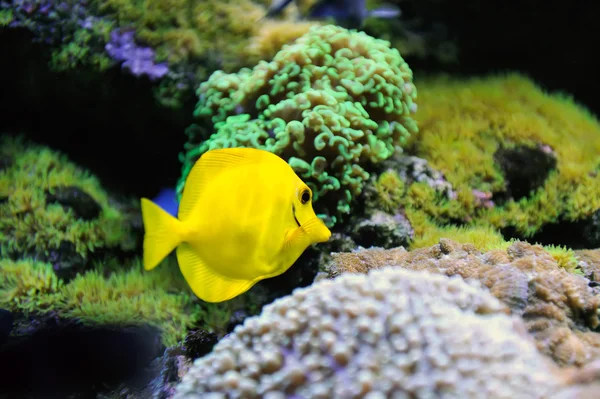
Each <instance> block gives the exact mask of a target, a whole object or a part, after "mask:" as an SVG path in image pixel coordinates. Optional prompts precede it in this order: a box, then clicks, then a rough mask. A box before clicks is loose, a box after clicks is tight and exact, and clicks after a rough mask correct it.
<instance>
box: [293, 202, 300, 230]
mask: <svg viewBox="0 0 600 399" xmlns="http://www.w3.org/2000/svg"><path fill="white" fill-rule="evenodd" d="M292 216H294V220H295V221H296V224H297V225H298V227H302V225H301V224H300V222H299V221H298V218H297V217H296V207H295V206H294V204H292Z"/></svg>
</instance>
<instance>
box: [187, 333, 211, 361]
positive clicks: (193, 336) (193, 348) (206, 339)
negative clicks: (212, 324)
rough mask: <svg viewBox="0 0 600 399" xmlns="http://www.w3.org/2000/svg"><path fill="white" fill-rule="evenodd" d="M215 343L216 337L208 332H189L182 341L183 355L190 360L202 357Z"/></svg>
mask: <svg viewBox="0 0 600 399" xmlns="http://www.w3.org/2000/svg"><path fill="white" fill-rule="evenodd" d="M217 341H218V337H217V335H216V334H214V333H211V332H209V331H206V330H192V331H189V332H188V334H187V336H186V337H185V341H184V342H185V343H184V349H185V355H186V356H187V357H188V358H190V359H197V358H199V357H202V356H204V355H206V354H207V353H208V352H210V351H211V350H212V348H213V346H215V344H216V343H217Z"/></svg>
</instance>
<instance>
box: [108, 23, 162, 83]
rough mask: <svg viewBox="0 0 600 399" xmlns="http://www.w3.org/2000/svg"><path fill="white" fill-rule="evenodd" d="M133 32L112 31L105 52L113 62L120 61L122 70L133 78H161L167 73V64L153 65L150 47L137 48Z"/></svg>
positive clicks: (152, 52)
mask: <svg viewBox="0 0 600 399" xmlns="http://www.w3.org/2000/svg"><path fill="white" fill-rule="evenodd" d="M134 34H135V33H134V32H133V31H131V30H129V31H124V32H121V31H119V30H113V31H112V32H111V33H110V42H108V43H107V44H106V46H105V49H106V52H107V53H108V54H109V55H110V56H111V57H112V58H113V59H115V60H117V61H122V62H123V63H122V64H121V67H122V68H125V69H128V70H129V71H131V73H133V74H134V75H135V76H140V75H147V76H148V77H149V78H150V79H151V80H154V79H158V78H162V77H163V76H165V75H166V74H167V73H168V72H169V67H168V65H167V63H165V62H161V63H155V62H154V61H155V54H154V51H153V50H152V49H151V48H150V47H140V46H137V45H136V44H135V42H134V40H133V38H134Z"/></svg>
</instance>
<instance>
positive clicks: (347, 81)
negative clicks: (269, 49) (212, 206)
mask: <svg viewBox="0 0 600 399" xmlns="http://www.w3.org/2000/svg"><path fill="white" fill-rule="evenodd" d="M416 95H417V92H416V88H415V86H414V85H413V83H412V71H411V70H410V68H409V67H408V65H407V64H406V63H405V62H404V60H403V59H402V57H401V56H400V54H399V53H398V51H397V50H395V49H392V48H390V46H389V43H388V42H386V41H382V40H378V39H375V38H372V37H370V36H368V35H366V34H364V33H362V32H356V31H349V30H346V29H343V28H340V27H336V26H333V25H326V26H318V27H313V28H311V30H310V31H309V32H308V33H307V34H305V35H304V36H302V37H301V38H299V39H298V40H297V41H296V42H295V43H294V44H292V45H289V46H284V47H283V49H282V50H281V51H279V52H278V53H277V55H276V56H275V57H274V58H273V60H272V61H271V62H268V63H267V62H265V61H262V62H260V63H259V64H258V65H257V66H256V67H254V69H252V70H250V69H242V70H241V71H240V72H239V73H237V74H226V73H224V72H222V71H217V72H215V73H214V74H213V75H211V77H210V78H209V79H208V81H206V82H204V83H202V84H201V85H200V87H199V89H198V96H199V97H200V101H199V102H198V105H197V108H196V111H195V113H194V115H195V116H196V117H198V118H199V119H200V120H205V119H209V122H208V123H209V124H210V123H212V124H213V125H214V134H212V136H210V138H209V139H208V140H203V137H201V135H200V134H199V133H198V129H196V128H195V127H192V128H190V129H188V132H187V133H188V136H189V140H188V143H187V144H186V150H187V152H186V153H185V154H184V155H182V161H183V162H184V167H183V176H182V179H181V180H180V183H179V185H178V190H179V192H180V193H181V191H182V189H183V184H184V182H185V178H186V176H187V174H188V173H189V171H190V169H191V167H192V166H193V164H194V162H195V161H196V160H197V159H198V158H199V157H200V155H201V154H203V153H204V152H206V151H208V150H210V149H215V148H227V147H255V148H262V149H266V150H268V151H271V152H273V153H275V154H277V155H279V156H281V157H282V158H283V159H285V160H286V161H288V162H289V164H290V165H291V166H292V167H293V168H294V170H295V171H296V172H297V173H298V175H299V176H300V177H301V178H303V179H304V180H305V181H306V183H307V184H308V185H309V186H310V187H311V188H312V190H313V193H314V200H315V207H316V210H317V212H319V213H320V214H321V216H322V217H324V218H325V219H326V220H327V221H328V222H329V224H330V225H331V224H333V223H335V221H336V220H337V219H339V218H340V217H343V216H344V215H347V214H348V213H349V212H350V203H351V201H352V200H353V199H354V198H356V197H357V196H358V195H360V193H361V191H362V189H363V186H364V184H365V182H366V181H367V179H368V178H369V173H368V169H369V167H370V166H371V165H372V164H374V163H377V162H379V161H382V160H384V159H386V158H388V157H389V156H390V155H391V154H392V153H393V152H394V151H395V150H397V149H398V148H400V146H402V145H403V143H404V142H405V140H406V139H407V137H409V136H410V135H411V134H414V133H415V132H416V131H417V125H416V123H415V121H414V120H413V119H412V116H411V114H412V113H413V112H414V111H415V110H416V104H415V103H414V100H415V99H416Z"/></svg>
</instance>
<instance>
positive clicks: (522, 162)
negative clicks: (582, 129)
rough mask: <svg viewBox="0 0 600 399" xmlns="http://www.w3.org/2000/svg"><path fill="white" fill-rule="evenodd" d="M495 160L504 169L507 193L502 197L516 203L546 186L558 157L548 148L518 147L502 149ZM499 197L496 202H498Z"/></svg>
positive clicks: (495, 156)
mask: <svg viewBox="0 0 600 399" xmlns="http://www.w3.org/2000/svg"><path fill="white" fill-rule="evenodd" d="M494 160H495V161H496V163H497V164H498V165H499V166H500V168H501V169H502V173H503V175H504V179H505V182H506V192H505V193H504V194H503V195H502V194H500V197H505V198H506V199H508V198H512V199H514V200H515V201H518V200H519V199H521V198H523V197H527V196H528V195H530V194H531V193H532V192H533V191H534V190H536V189H537V188H539V187H541V186H543V185H544V181H545V180H546V178H547V177H548V175H549V174H550V172H551V171H552V170H553V169H555V168H556V157H555V156H554V153H553V152H552V150H551V149H549V148H548V147H547V146H542V145H540V146H539V147H537V148H536V147H526V146H517V147H514V148H500V149H498V150H497V151H496V153H495V154H494ZM496 197H497V195H495V196H494V201H496V202H497V198H496Z"/></svg>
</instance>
